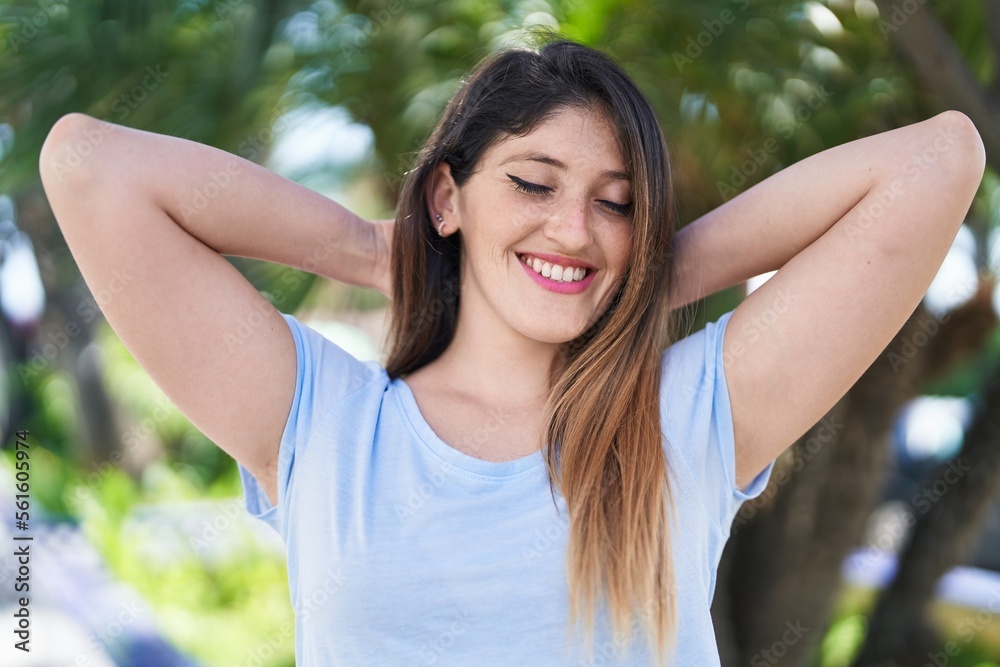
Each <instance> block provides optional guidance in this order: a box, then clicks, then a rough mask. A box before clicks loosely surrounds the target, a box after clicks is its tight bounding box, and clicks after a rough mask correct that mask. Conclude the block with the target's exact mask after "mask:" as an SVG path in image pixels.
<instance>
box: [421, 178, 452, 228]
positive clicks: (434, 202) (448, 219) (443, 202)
mask: <svg viewBox="0 0 1000 667" xmlns="http://www.w3.org/2000/svg"><path fill="white" fill-rule="evenodd" d="M424 199H425V201H426V202H427V207H428V210H427V212H428V214H429V216H430V219H431V221H432V222H433V221H435V220H436V219H435V217H434V215H435V214H439V215H441V217H443V218H444V222H445V228H446V229H450V230H452V231H454V230H457V229H458V228H459V227H460V226H461V219H460V217H461V216H459V215H458V210H459V208H458V186H457V185H456V184H455V179H453V178H452V177H451V165H450V164H448V163H447V162H444V161H442V162H439V163H438V164H437V165H436V166H435V167H434V171H432V172H431V174H430V176H428V177H427V182H426V184H425V186H424Z"/></svg>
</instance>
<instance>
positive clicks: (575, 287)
mask: <svg viewBox="0 0 1000 667" xmlns="http://www.w3.org/2000/svg"><path fill="white" fill-rule="evenodd" d="M515 257H517V255H515ZM517 263H518V264H520V265H521V268H523V269H524V270H525V272H526V273H527V274H528V275H529V276H531V278H532V279H533V280H534V281H535V282H536V283H538V284H539V285H541V286H542V287H544V288H545V289H547V290H549V291H550V292H557V293H559V294H579V293H580V292H582V291H583V290H585V289H587V287H589V286H590V283H592V282H594V276H595V275H597V271H595V270H593V269H590V270H589V273H587V275H586V276H584V278H583V280H577V281H575V282H571V283H564V282H562V281H559V280H552V279H550V278H546V277H545V276H543V275H542V274H540V273H536V272H535V270H534V269H533V268H531V267H530V266H528V265H527V264H525V263H524V262H522V261H521V258H520V257H517Z"/></svg>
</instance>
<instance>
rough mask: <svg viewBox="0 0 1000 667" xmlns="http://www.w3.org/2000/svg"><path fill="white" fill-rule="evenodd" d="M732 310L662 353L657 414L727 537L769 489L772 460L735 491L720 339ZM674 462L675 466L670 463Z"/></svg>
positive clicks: (732, 442)
mask: <svg viewBox="0 0 1000 667" xmlns="http://www.w3.org/2000/svg"><path fill="white" fill-rule="evenodd" d="M732 314H733V311H729V312H727V313H726V314H724V315H722V316H721V317H719V319H718V320H716V321H715V322H709V323H708V324H706V325H705V327H704V328H702V329H700V330H698V331H696V332H695V333H692V334H690V335H689V336H687V337H685V338H682V339H681V340H679V341H677V342H675V343H674V344H673V345H671V346H670V347H668V348H667V349H666V350H665V351H664V353H663V367H662V369H661V373H662V377H661V388H660V409H661V414H662V415H663V422H664V424H663V426H664V435H665V436H666V437H667V439H668V440H669V441H671V444H672V446H673V449H672V451H676V452H679V455H680V458H681V461H680V463H681V464H682V468H683V469H684V470H686V471H687V472H688V473H690V474H691V476H692V477H693V481H694V484H695V486H696V487H697V488H698V489H699V490H700V492H701V495H702V500H703V502H704V505H705V508H706V509H707V511H708V513H709V514H710V515H711V517H712V519H713V520H714V521H716V522H717V525H718V526H719V527H720V528H721V529H722V530H724V531H726V532H728V530H729V528H730V526H731V525H732V522H733V519H734V518H735V517H736V512H737V511H738V510H739V508H740V505H742V504H743V503H744V502H746V501H747V500H751V499H753V498H756V497H757V496H759V495H760V494H761V493H762V492H763V491H764V489H765V487H766V486H767V483H768V480H769V479H770V477H771V471H772V470H773V469H774V463H775V462H774V460H772V461H770V462H769V463H768V465H767V466H766V467H765V468H764V469H763V470H762V471H761V472H760V473H759V474H758V475H757V476H756V477H755V478H754V479H753V480H751V481H750V483H749V484H747V485H746V487H745V488H742V489H741V488H739V487H737V486H736V481H735V480H736V449H735V437H734V430H733V413H732V407H731V405H730V402H729V388H728V386H727V384H726V374H725V370H724V366H723V363H722V362H723V354H724V351H723V344H722V342H723V338H724V334H725V332H726V326H727V325H728V324H729V319H730V317H731V316H732ZM672 463H673V462H672Z"/></svg>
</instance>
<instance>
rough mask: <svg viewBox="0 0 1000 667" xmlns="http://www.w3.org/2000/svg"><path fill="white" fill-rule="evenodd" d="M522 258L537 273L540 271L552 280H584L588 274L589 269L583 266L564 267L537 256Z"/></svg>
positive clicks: (568, 281) (565, 281)
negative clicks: (544, 260)
mask: <svg viewBox="0 0 1000 667" xmlns="http://www.w3.org/2000/svg"><path fill="white" fill-rule="evenodd" d="M521 259H522V260H523V261H524V263H525V264H527V265H528V266H530V267H531V268H532V269H534V271H535V273H540V274H542V275H543V276H545V277H546V278H549V279H551V280H557V281H561V282H564V283H570V282H576V281H577V280H583V278H584V276H586V275H587V270H586V269H584V268H583V267H579V266H578V267H575V268H570V267H564V266H559V265H558V264H549V263H548V262H543V261H542V260H540V259H538V258H537V257H531V258H528V257H524V256H523V255H522V256H521Z"/></svg>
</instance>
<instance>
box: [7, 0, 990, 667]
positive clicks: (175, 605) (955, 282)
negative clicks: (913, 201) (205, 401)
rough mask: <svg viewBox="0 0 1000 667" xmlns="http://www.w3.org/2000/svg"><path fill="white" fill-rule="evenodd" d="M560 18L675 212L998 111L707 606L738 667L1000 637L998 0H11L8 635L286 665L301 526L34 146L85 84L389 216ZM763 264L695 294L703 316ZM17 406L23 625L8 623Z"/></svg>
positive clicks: (897, 653)
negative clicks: (26, 502)
mask: <svg viewBox="0 0 1000 667" xmlns="http://www.w3.org/2000/svg"><path fill="white" fill-rule="evenodd" d="M537 25H544V26H550V27H553V28H556V29H558V30H560V31H562V32H563V33H564V34H565V35H567V36H569V37H571V38H573V39H576V40H579V41H582V42H584V43H587V44H590V45H592V46H595V47H597V48H600V49H602V50H604V51H606V52H607V53H610V54H611V55H613V56H615V57H616V58H618V59H619V60H620V61H621V62H622V63H623V64H624V65H625V66H626V68H627V69H628V71H629V72H630V73H631V74H632V76H633V77H634V78H635V80H636V81H637V82H638V84H639V85H640V86H641V88H642V89H643V91H644V92H645V93H646V95H648V96H649V98H650V99H651V100H652V102H653V104H654V106H655V107H656V109H657V111H658V112H659V114H660V118H661V121H662V124H663V128H664V130H665V133H666V135H667V138H668V143H669V145H670V149H671V151H672V155H673V160H674V165H675V178H676V179H677V184H678V186H679V192H680V197H681V210H682V218H681V223H682V224H684V223H687V222H690V221H691V220H694V219H695V218H697V217H698V216H699V215H701V214H703V213H705V212H707V211H709V210H711V209H712V208H714V207H716V206H718V205H719V204H721V203H722V202H724V201H726V200H727V199H730V198H732V197H733V196H735V195H737V194H739V193H740V192H742V191H744V190H745V189H747V188H749V187H751V186H752V185H753V184H754V183H756V182H758V181H760V180H763V179H764V178H766V177H767V176H769V175H770V174H773V173H775V172H777V171H779V170H780V169H782V168H784V167H786V166H788V165H790V164H792V163H794V162H796V161H798V160H800V159H802V158H804V157H806V156H809V155H811V154H814V153H816V152H819V151H822V150H824V149H826V148H830V147H832V146H835V145H838V144H842V143H845V142H848V141H851V140H854V139H857V138H859V137H863V136H866V135H870V134H874V133H877V132H882V131H885V130H888V129H891V128H894V127H898V126H901V125H907V124H910V123H914V122H917V121H920V120H922V119H925V118H928V117H930V116H932V115H934V114H936V113H938V112H940V111H942V110H945V109H958V110H961V111H963V112H964V113H965V114H967V115H968V116H969V117H970V118H972V120H973V121H974V122H975V124H976V125H977V127H978V128H979V131H980V133H981V135H982V137H983V140H984V142H985V144H986V151H987V155H988V167H987V171H986V175H985V177H984V179H983V183H982V186H981V188H980V191H979V194H978V196H977V199H976V201H975V203H974V204H973V206H972V208H971V210H970V211H969V214H968V219H967V220H966V224H965V225H964V226H963V228H962V230H961V233H960V234H959V236H958V238H957V239H956V242H955V244H954V247H953V248H952V251H951V252H950V254H949V255H948V257H947V259H946V260H945V263H944V265H943V267H942V269H941V271H940V273H939V275H938V276H937V278H936V279H935V282H934V284H933V285H932V286H931V288H930V290H929V291H928V293H927V295H926V297H925V299H924V301H923V303H922V304H921V305H920V307H919V308H918V309H917V310H916V312H914V314H913V316H912V318H911V319H910V321H909V322H908V323H907V325H906V326H905V327H904V329H903V330H902V331H901V332H900V334H899V336H898V337H897V338H896V339H895V340H894V341H893V342H892V343H890V345H889V346H888V347H887V348H886V350H885V352H884V353H883V355H882V356H881V357H880V358H879V359H878V360H877V361H876V362H875V363H874V364H873V365H872V367H871V369H870V370H869V371H868V372H867V373H866V374H865V375H864V376H863V377H862V378H861V379H860V380H859V382H858V383H857V384H856V385H855V387H854V388H852V389H851V391H850V392H849V393H848V394H847V395H846V396H845V397H844V399H843V400H842V401H841V402H840V403H838V404H837V405H836V406H835V407H834V409H833V410H832V411H831V412H830V414H828V415H827V416H826V417H825V418H824V419H823V420H822V421H821V422H820V423H819V424H817V425H816V426H815V428H814V429H812V430H811V431H810V432H809V433H807V434H806V435H805V436H804V437H803V438H802V439H801V440H800V441H799V442H797V443H796V444H795V445H794V446H793V447H792V448H790V449H789V450H788V451H787V452H786V453H785V454H784V455H783V456H782V457H781V458H780V459H779V462H778V466H777V467H776V469H775V473H774V475H773V476H772V480H771V484H770V486H769V487H768V489H767V490H766V491H765V492H764V494H763V495H762V496H761V497H760V498H758V499H756V500H754V501H751V502H748V503H747V504H746V505H744V507H743V508H742V511H741V513H740V514H739V516H738V517H737V518H736V521H735V522H734V525H733V528H732V538H731V540H730V542H729V544H728V546H727V550H726V553H725V555H724V557H723V562H722V566H721V568H720V572H719V578H718V583H717V589H716V597H715V601H714V605H713V617H714V621H715V626H716V632H717V635H718V641H719V648H720V653H721V654H722V658H723V665H726V666H741V667H742V666H744V665H751V666H753V667H758V666H760V665H776V664H781V665H789V666H792V665H796V666H813V667H848V666H856V667H861V666H874V665H879V666H888V665H906V666H916V667H924V666H925V665H926V666H927V667H930V666H934V667H943V666H944V665H957V666H962V667H1000V335H998V331H1000V329H998V327H997V312H998V310H1000V289H998V288H997V286H996V280H995V277H994V276H995V273H996V270H997V267H998V266H1000V233H998V229H1000V226H998V224H997V223H998V216H1000V188H998V185H1000V184H998V179H997V168H998V166H1000V162H998V160H1000V78H998V72H997V69H998V57H1000V3H994V2H988V1H987V0H962V1H961V2H955V1H950V2H946V1H943V0H893V1H890V0H825V1H809V2H786V1H783V0H781V1H775V2H757V1H753V0H703V1H699V2H694V1H681V0H674V1H660V2H650V1H648V0H644V1H642V2H640V1H638V0H566V1H561V0H523V1H517V0H505V1H500V2H488V1H485V0H484V1H480V0H375V1H372V2H354V1H352V0H318V1H316V2H312V3H310V2H298V1H291V0H276V1H273V2H267V1H265V0H200V1H188V2H183V1H181V0H103V1H102V0H72V2H70V1H69V0H37V1H31V2H28V1H17V2H11V1H8V0H0V357H2V360H0V373H2V374H3V377H2V382H0V429H2V435H3V439H2V443H0V445H2V449H0V455H2V456H0V542H2V543H3V545H4V546H2V547H0V552H2V553H3V554H4V556H3V558H0V609H2V610H4V611H3V612H2V613H0V617H2V618H3V619H6V620H4V621H3V624H4V627H3V628H2V629H0V632H2V636H4V637H5V639H4V641H3V646H0V664H3V665H39V666H44V667H53V666H62V665H74V666H75V665H88V666H126V665H128V666H132V665H135V666H139V665H142V666H146V667H159V666H168V665H169V666H173V665H192V666H193V665H205V666H208V665H218V666H223V665H225V666H230V665H241V666H251V665H253V666H269V667H278V666H288V665H293V664H294V638H293V633H292V623H293V620H294V619H293V613H292V609H291V606H290V603H289V595H288V584H287V580H286V574H285V561H284V556H283V551H282V545H281V543H280V538H278V536H277V534H276V533H274V532H273V531H272V530H271V529H270V528H268V527H267V526H265V525H264V524H263V523H260V522H257V521H254V520H253V519H250V518H249V516H247V515H246V513H245V511H244V509H243V505H242V501H241V499H240V485H239V479H238V477H237V474H236V465H235V463H234V461H233V460H232V459H231V458H230V457H229V456H228V455H227V454H225V453H224V452H222V451H221V450H220V449H219V448H217V447H216V446H215V445H214V444H213V443H212V442H211V441H209V440H208V439H206V438H205V437H204V436H203V435H202V434H200V433H199V432H198V431H197V430H196V429H195V428H194V427H192V426H191V424H190V423H188V421H187V420H186V419H185V418H184V417H183V416H182V415H181V414H180V413H179V412H178V411H177V410H176V409H175V408H174V407H173V405H172V404H171V403H170V402H169V401H168V400H166V398H165V397H164V396H163V394H162V393H161V392H160V391H159V390H158V389H157V387H156V386H155V385H154V384H153V383H152V381H151V380H150V378H149V377H148V376H147V375H146V374H145V373H144V371H143V370H142V369H141V368H140V367H139V366H138V365H137V364H136V362H135V361H134V360H133V359H132V357H131V356H130V355H129V353H128V351H127V350H125V348H124V347H123V346H122V345H121V343H120V342H119V340H118V338H117V337H116V336H115V334H114V332H113V331H112V330H111V329H110V328H109V327H108V325H107V324H106V322H105V321H104V319H103V317H102V316H101V311H100V306H101V303H102V300H105V299H108V298H110V295H109V294H91V293H90V292H89V291H88V289H87V286H86V285H85V284H84V283H83V281H82V279H81V278H80V274H79V271H78V270H77V268H76V265H75V263H74V261H73V259H72V257H71V256H70V254H69V252H68V250H67V248H66V245H65V243H64V241H63V238H62V236H61V234H60V232H59V229H58V227H57V226H56V223H55V220H54V219H53V217H52V213H51V211H50V209H49V207H48V204H47V202H46V199H45V196H44V193H43V191H42V188H41V184H40V181H39V176H38V155H39V150H40V148H41V145H42V142H43V140H44V138H45V136H46V134H47V132H48V130H49V128H50V127H51V126H52V124H53V123H54V122H55V121H56V120H57V119H58V118H59V117H60V116H62V115H64V114H66V113H68V112H71V111H80V112H85V113H87V114H90V115H92V116H95V117H98V118H103V119H105V120H108V121H110V122H113V123H118V124H122V125H127V126H131V127H137V128H141V129H144V130H150V131H153V132H159V133H165V134H170V135H174V136H180V137H185V138H188V139H191V140H195V141H199V142H203V143H206V144H211V145H213V146H217V147H219V148H222V149H224V150H227V151H230V152H232V153H235V154H238V155H240V156H242V157H244V158H247V159H250V160H253V161H255V162H258V163H260V164H263V165H265V166H266V167H268V168H270V169H272V170H274V171H276V172H277V173H280V174H282V175H283V176H285V177H287V178H290V179H293V180H295V181H297V182H299V183H302V184H304V185H306V186H307V187H310V188H312V189H315V190H317V191H319V192H322V193H323V194H325V195H327V196H329V197H331V198H333V199H335V200H337V201H338V202H340V203H342V204H343V205H345V206H346V207H348V208H349V209H351V210H353V211H354V212H356V213H358V214H359V215H362V216H364V217H366V218H369V219H375V218H385V217H391V216H392V212H393V210H394V207H395V198H396V194H397V190H398V188H399V186H400V184H401V180H402V176H403V174H404V172H405V171H406V169H407V168H408V166H409V160H410V159H411V158H412V157H413V155H414V153H415V151H417V150H418V149H419V147H420V145H421V142H422V140H423V139H424V138H425V137H426V136H427V134H428V133H429V131H430V129H431V128H432V126H433V124H434V122H435V121H436V119H437V115H438V113H439V112H440V110H441V109H442V108H443V107H444V105H445V103H446V101H447V100H448V98H449V96H450V95H451V94H452V93H453V92H454V91H455V89H456V88H457V86H458V84H459V82H460V79H461V77H462V76H463V75H464V74H465V73H466V72H467V71H468V70H469V68H470V67H471V66H472V65H473V64H475V62H476V61H478V60H479V59H480V58H481V57H483V56H485V55H487V54H488V53H490V52H491V51H493V50H494V49H497V48H500V47H503V46H506V45H510V44H517V43H521V42H522V41H523V40H524V39H525V32H524V29H525V28H529V27H531V26H537ZM913 168H915V169H919V168H920V165H919V164H915V165H913ZM818 187H821V184H820V185H818ZM230 261H232V262H233V264H234V265H235V266H236V267H237V268H238V269H239V270H240V271H242V272H243V274H244V275H245V276H246V277H247V278H248V279H249V280H250V281H251V282H252V283H253V284H254V285H255V286H256V287H257V288H258V289H260V290H261V292H263V293H265V294H266V295H267V296H268V298H269V299H270V300H271V301H272V303H273V304H274V305H275V306H276V307H277V308H278V309H279V310H281V311H283V312H289V313H295V314H296V315H298V316H299V317H300V318H301V319H302V320H303V321H305V322H306V323H308V324H309V325H310V326H312V327H313V328H315V329H317V330H318V331H320V332H321V333H323V334H324V335H326V336H328V337H329V338H330V339H332V340H334V341H335V342H337V343H338V344H340V345H342V346H343V347H345V348H346V349H348V350H349V351H350V352H351V353H352V354H354V355H355V356H357V357H359V358H362V359H374V358H380V355H381V346H382V334H383V330H384V326H385V324H386V323H385V320H384V314H385V308H386V304H387V301H386V299H385V298H384V297H382V296H381V295H379V294H377V293H375V292H373V291H370V290H362V289H357V288H352V287H349V286H346V285H342V284H335V283H332V282H330V281H327V280H325V279H317V278H316V277H315V276H312V275H310V274H307V273H302V272H299V271H295V270H292V269H289V268H287V267H283V266H278V265H273V264H267V263H263V262H256V261H252V260H244V259H239V258H230ZM766 279H767V276H761V277H759V278H757V279H755V280H754V281H751V282H750V283H749V284H747V285H745V286H741V287H738V288H733V289H731V290H727V291H725V292H723V293H719V294H717V295H713V296H712V297H710V298H708V299H707V300H705V301H704V302H703V303H700V304H698V305H697V318H698V321H699V322H700V323H704V322H705V321H710V320H714V319H715V318H717V317H718V316H719V315H721V314H723V313H725V312H726V311H728V310H730V309H732V308H734V307H735V306H736V305H737V304H738V303H739V302H740V300H741V299H742V298H743V297H744V296H745V295H746V294H747V293H748V291H749V290H752V289H754V288H755V287H756V286H758V285H759V284H760V283H761V282H762V281H763V280H766ZM24 431H28V432H29V433H30V435H29V436H28V438H27V442H28V443H29V445H30V452H31V459H30V464H31V492H30V496H31V498H30V501H31V531H30V534H31V535H32V536H33V538H34V539H33V542H32V546H31V553H32V561H31V603H30V612H31V632H32V634H31V640H32V641H31V647H32V651H31V653H30V654H25V653H22V652H20V651H15V650H14V649H13V647H12V644H13V641H12V639H11V634H10V632H11V629H12V628H13V625H14V622H13V616H12V614H13V612H14V611H15V610H16V608H17V607H16V597H18V596H17V595H16V594H15V583H16V577H18V572H17V569H16V565H17V564H16V562H15V559H14V558H13V557H12V555H11V554H12V553H13V551H14V547H13V546H11V545H15V544H19V543H17V542H14V541H13V536H14V533H18V534H22V531H18V530H17V529H16V527H15V523H14V518H15V516H14V515H15V502H16V500H17V499H16V498H15V493H16V490H15V483H16V473H17V470H16V463H17V461H16V458H17V454H16V449H17V447H16V442H17V440H18V438H19V437H23V432H24ZM18 433H21V436H19V435H18ZM8 626H9V627H8ZM685 667H688V666H685Z"/></svg>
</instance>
